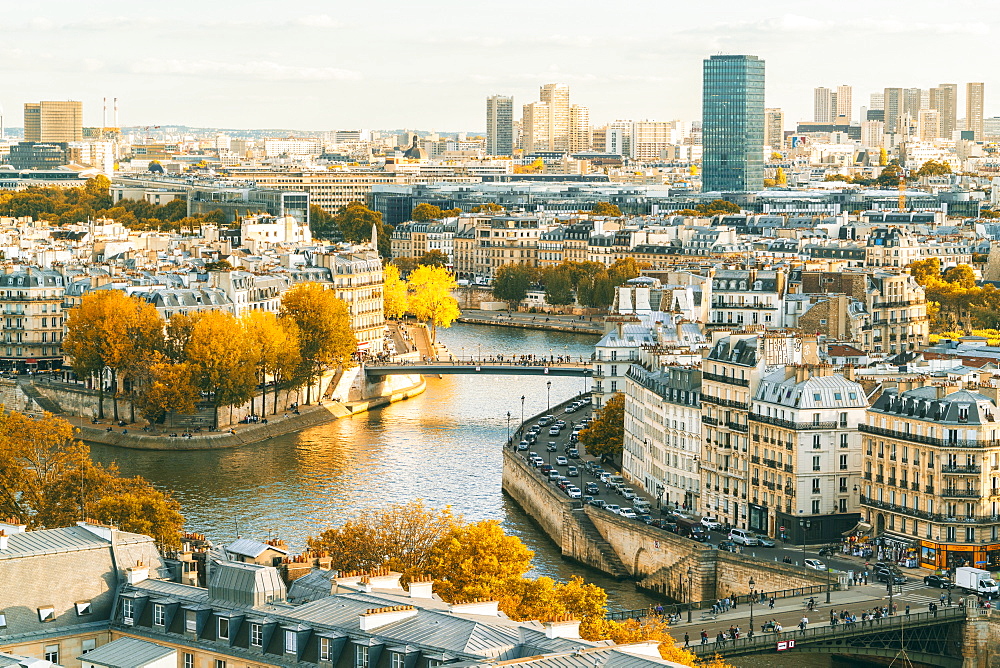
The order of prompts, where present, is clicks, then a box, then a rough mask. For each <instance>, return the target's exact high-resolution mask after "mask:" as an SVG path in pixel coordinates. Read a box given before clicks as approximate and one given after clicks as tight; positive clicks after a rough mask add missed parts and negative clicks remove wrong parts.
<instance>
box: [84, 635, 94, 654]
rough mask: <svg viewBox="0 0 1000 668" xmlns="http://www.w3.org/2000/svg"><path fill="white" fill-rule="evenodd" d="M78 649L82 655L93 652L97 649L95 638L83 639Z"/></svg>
mask: <svg viewBox="0 0 1000 668" xmlns="http://www.w3.org/2000/svg"><path fill="white" fill-rule="evenodd" d="M80 649H82V650H83V653H84V654H86V653H87V652H93V651H94V650H95V649H97V638H84V639H83V642H82V643H81V644H80Z"/></svg>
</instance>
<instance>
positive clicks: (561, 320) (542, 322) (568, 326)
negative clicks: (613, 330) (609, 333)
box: [458, 309, 604, 335]
mask: <svg viewBox="0 0 1000 668" xmlns="http://www.w3.org/2000/svg"><path fill="white" fill-rule="evenodd" d="M458 322H465V323H470V324H474V325H492V326H494V327H514V328H518V329H540V330H545V331H550V332H574V333H577V334H597V335H600V334H604V317H603V316H596V315H595V316H583V319H581V317H580V316H575V315H552V314H546V313H521V312H513V313H509V314H508V313H507V312H506V311H481V310H478V309H463V310H462V315H461V316H460V317H459V318H458Z"/></svg>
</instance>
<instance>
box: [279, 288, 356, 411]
mask: <svg viewBox="0 0 1000 668" xmlns="http://www.w3.org/2000/svg"><path fill="white" fill-rule="evenodd" d="M280 317H281V318H288V319H290V320H292V321H293V322H295V324H296V326H297V327H298V330H299V350H300V354H301V356H302V364H303V367H304V369H303V371H304V373H303V375H304V376H305V378H306V379H307V380H308V385H307V388H306V403H307V404H308V403H310V401H311V400H312V383H313V381H314V380H315V378H316V376H317V374H319V373H321V372H322V370H323V369H325V368H329V367H334V366H337V367H340V368H348V367H350V366H353V364H354V360H353V356H354V353H355V352H357V350H358V340H357V338H356V337H355V336H354V330H353V329H352V327H351V316H350V314H349V313H348V311H347V305H346V304H345V303H344V302H343V301H342V300H340V299H338V298H337V296H336V295H335V294H334V293H333V292H332V291H331V290H327V289H326V288H324V287H323V286H322V285H320V284H319V283H300V284H298V285H296V286H295V287H293V288H292V289H291V290H289V291H288V292H286V293H285V295H284V296H283V297H282V300H281V311H280Z"/></svg>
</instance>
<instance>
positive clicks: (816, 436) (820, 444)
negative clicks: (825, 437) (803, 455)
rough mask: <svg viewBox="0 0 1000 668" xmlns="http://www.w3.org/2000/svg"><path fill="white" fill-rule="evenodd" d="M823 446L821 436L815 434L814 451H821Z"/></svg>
mask: <svg viewBox="0 0 1000 668" xmlns="http://www.w3.org/2000/svg"><path fill="white" fill-rule="evenodd" d="M821 447H823V446H822V443H820V440H819V434H813V450H819V449H820V448H821Z"/></svg>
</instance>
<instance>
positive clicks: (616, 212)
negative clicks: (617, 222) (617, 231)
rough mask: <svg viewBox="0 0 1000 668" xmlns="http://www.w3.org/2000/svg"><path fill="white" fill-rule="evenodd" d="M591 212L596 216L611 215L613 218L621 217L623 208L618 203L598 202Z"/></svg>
mask: <svg viewBox="0 0 1000 668" xmlns="http://www.w3.org/2000/svg"><path fill="white" fill-rule="evenodd" d="M590 212H591V213H592V214H594V215H595V216H610V217H612V218H621V215H622V210H621V209H620V208H618V205H617V204H611V203H610V202H598V203H596V204H595V205H594V207H593V208H592V209H591V210H590Z"/></svg>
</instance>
